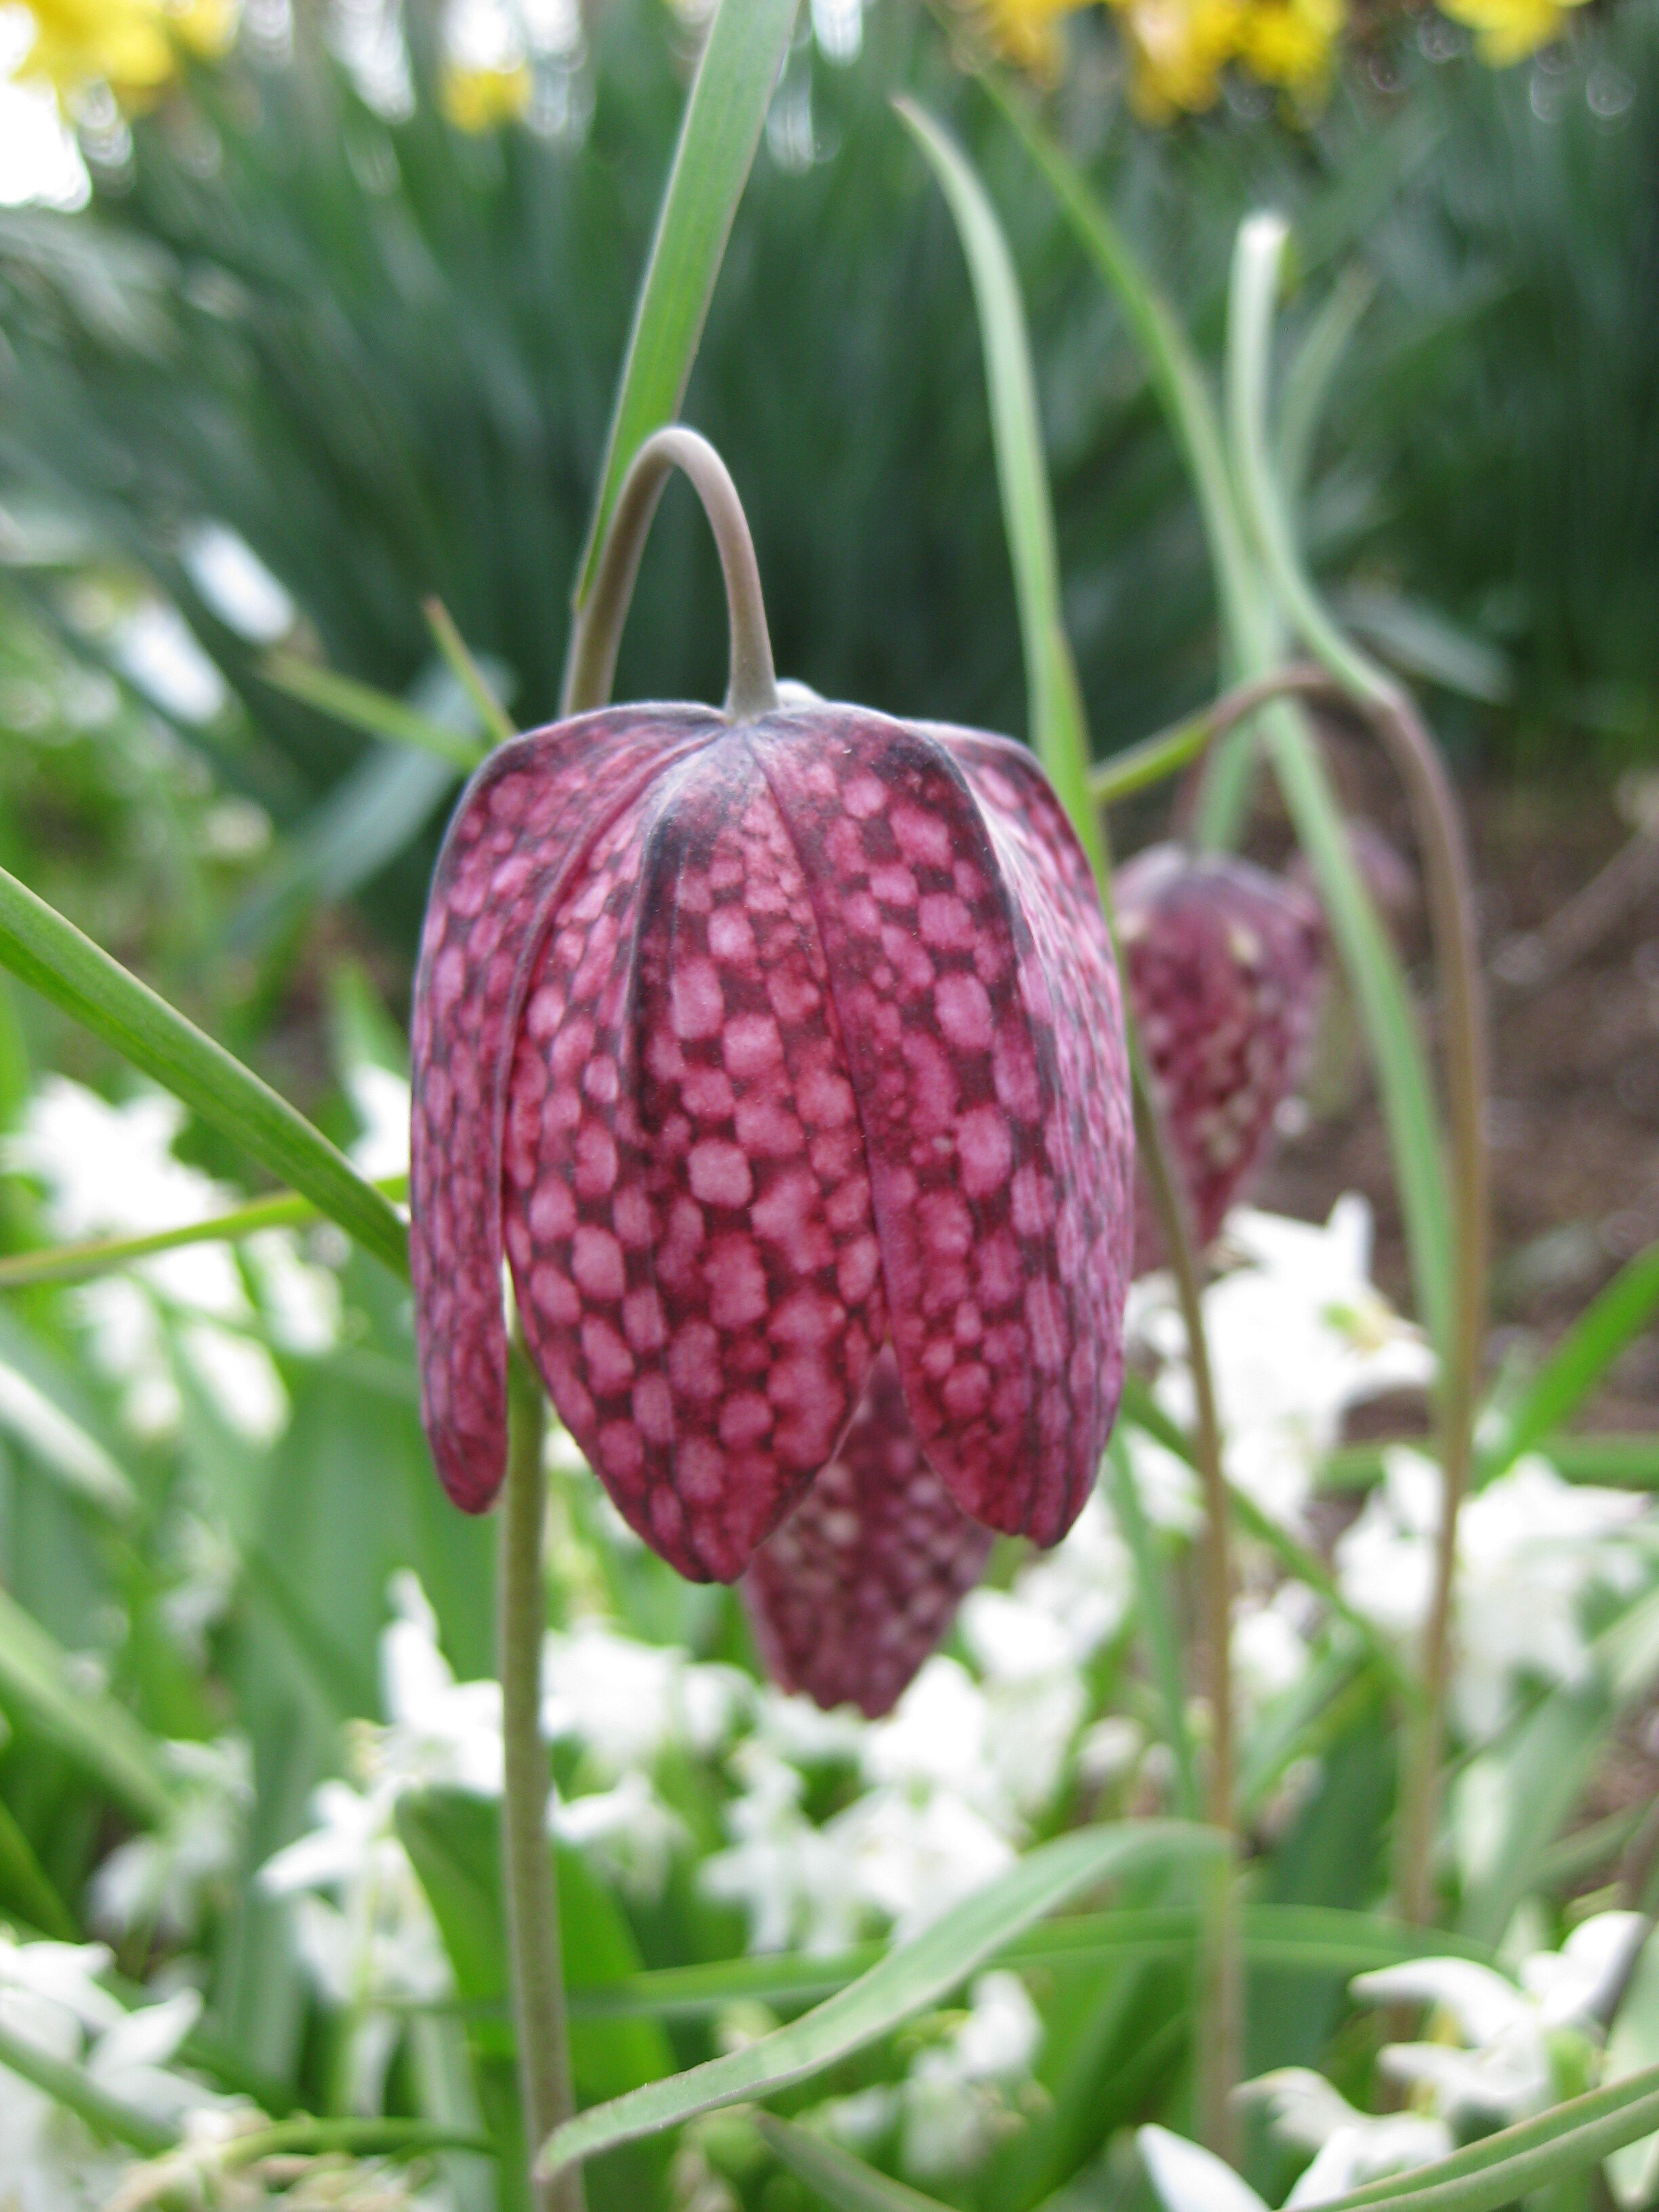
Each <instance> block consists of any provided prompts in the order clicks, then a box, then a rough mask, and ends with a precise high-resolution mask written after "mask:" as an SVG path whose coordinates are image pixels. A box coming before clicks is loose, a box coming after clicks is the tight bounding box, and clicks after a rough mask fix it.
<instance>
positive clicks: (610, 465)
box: [574, 0, 798, 607]
mask: <svg viewBox="0 0 1659 2212" xmlns="http://www.w3.org/2000/svg"><path fill="white" fill-rule="evenodd" d="M797 8H798V0H720V4H719V6H718V7H717V8H716V9H715V11H714V21H713V22H712V23H711V24H710V26H709V28H708V42H707V44H706V45H705V46H704V47H703V50H702V60H701V61H700V62H699V63H698V64H697V74H696V81H695V82H694V83H693V84H692V87H691V95H690V99H689V100H687V102H686V106H685V120H684V124H683V125H681V128H680V138H679V144H678V146H677V147H676V149H675V150H674V162H673V167H671V170H670V171H669V174H668V185H667V189H666V190H665V192H664V194H663V202H662V209H661V211H660V213H659V216H658V217H657V234H656V236H655V238H654V239H653V240H652V243H651V255H650V258H649V260H648V261H647V264H646V270H645V279H644V282H643V283H642V284H641V287H640V296H639V304H638V306H637V307H635V312H634V327H633V330H632V331H631V332H630V333H629V340H628V353H627V357H626V359H625V361H624V362H623V373H622V378H621V380H620V382H619V384H618V386H617V409H616V413H615V414H614V416H612V417H611V436H610V440H609V441H608V443H607V446H606V448H605V466H604V468H603V470H602V471H600V476H599V497H598V499H597V500H596V501H595V502H594V507H593V520H592V526H590V528H589V531H588V536H587V544H586V549H585V550H584V552H583V554H582V557H581V562H580V568H578V570H577V578H576V589H575V595H574V597H575V604H576V605H577V606H578V607H580V606H581V605H583V604H584V603H585V601H586V598H587V594H588V592H589V591H590V589H591V588H592V582H593V575H594V571H595V569H596V568H597V567H598V564H599V549H600V547H601V546H602V545H603V544H604V543H605V531H606V529H607V528H608V527H609V525H610V521H611V509H612V507H615V505H616V503H617V493H618V492H619V491H620V490H621V489H622V481H623V477H625V476H626V475H627V473H628V468H629V462H631V461H632V459H633V458H634V456H635V453H638V451H639V449H640V447H641V446H642V445H643V444H644V443H645V441H646V440H647V438H648V437H649V436H650V435H651V433H652V432H653V430H659V429H660V428H662V426H663V425H664V423H665V422H672V421H673V419H674V417H675V416H676V415H677V414H678V412H679V404H680V401H681V399H682V398H684V393H685V386H686V380H687V378H688V377H689V376H690V374H691V364H692V362H694V361H695V360H696V356H697V348H698V346H699V345H700V344H701V343H702V330H703V325H704V323H705V322H706V321H707V320H708V303H709V301H711V300H712V299H713V298H714V282H715V279H716V278H717V277H718V276H719V275H720V263H721V262H722V260H723V259H724V258H725V257H726V240H727V239H728V238H729V237H730V236H731V234H732V220H733V218H734V217H735V216H736V214H737V211H738V201H739V200H740V199H741V198H742V197H743V191H744V185H746V184H747V183H748V181H749V172H750V167H751V166H752V165H753V162H754V159H755V149H756V147H757V145H758V144H759V143H760V134H761V129H762V126H763V124H764V123H765V121H766V111H767V108H768V107H769V106H770V104H771V100H772V93H773V88H774V87H775V85H776V83H777V81H778V72H779V70H781V68H782V66H783V58H784V55H785V53H786V52H787V50H788V46H789V35H790V33H791V32H792V30H793V28H794V22H795V15H796V12H797Z"/></svg>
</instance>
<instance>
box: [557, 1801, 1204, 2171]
mask: <svg viewBox="0 0 1659 2212" xmlns="http://www.w3.org/2000/svg"><path fill="white" fill-rule="evenodd" d="M1220 1848H1221V1844H1220V1839H1219V1838H1217V1837H1215V1836H1213V1835H1212V1834H1211V1832H1209V1831H1208V1830H1207V1829H1204V1828H1194V1827H1188V1826H1184V1825H1182V1823H1180V1822H1177V1821H1173V1820H1169V1821H1146V1822H1136V1821H1121V1822H1118V1823H1116V1824H1115V1825H1114V1826H1109V1827H1097V1828H1081V1829H1079V1830H1077V1831H1075V1832H1073V1833H1072V1834H1070V1835H1066V1836H1060V1837H1058V1838H1055V1840H1054V1842H1052V1843H1048V1844H1040V1845H1039V1846H1038V1848H1037V1849H1036V1850H1034V1851H1030V1852H1029V1853H1028V1854H1027V1855H1026V1857H1024V1859H1022V1860H1021V1861H1020V1863H1019V1864H1018V1866H1015V1867H1012V1868H1010V1869H1009V1870H1008V1872H1007V1873H1006V1874H1005V1875H1001V1876H1000V1878H999V1879H998V1880H997V1881H994V1882H991V1883H989V1884H988V1885H987V1887H985V1888H984V1889H982V1890H981V1891H979V1892H978V1893H977V1894H976V1895H975V1896H973V1897H969V1898H967V1899H964V1900H963V1903H962V1904H960V1905H955V1906H953V1907H952V1908H951V1911H949V1912H947V1913H945V1914H944V1915H943V1916H942V1917H940V1918H939V1919H938V1920H936V1921H935V1922H934V1923H933V1926H932V1927H931V1928H928V1929H925V1930H924V1932H923V1933H922V1934H921V1935H920V1936H916V1937H915V1938H914V1940H913V1941H912V1942H908V1943H903V1944H901V1945H900V1946H899V1948H897V1949H896V1950H895V1951H891V1952H890V1953H889V1954H887V1956H886V1957H885V1958H884V1959H883V1960H881V1962H880V1963H879V1964H878V1966H872V1967H871V1969H870V1970H869V1972H867V1973H865V1974H861V1975H860V1977H859V1978H858V1980H857V1981H855V1982H853V1983H851V1984H849V1985H848V1987H847V1988H846V1989H843V1990H838V1991H837V1992H836V1995H835V1996H832V1997H829V1998H828V1999H827V2000H826V2001H825V2002H823V2004H821V2005H818V2006H817V2007H816V2008H815V2009H814V2010H812V2011H811V2012H809V2013H807V2014H805V2015H804V2017H803V2018H801V2019H799V2020H798V2021H792V2022H791V2023H790V2025H789V2026H788V2027H781V2028H778V2029H776V2030H775V2032H774V2033H772V2034H770V2035H765V2036H762V2037H761V2038H760V2039H758V2040H757V2042H754V2043H751V2044H750V2045H747V2046H746V2047H745V2048H744V2049H743V2050H741V2051H729V2052H727V2053H726V2056H724V2057H720V2058H714V2059H710V2060H709V2061H708V2063H706V2064H705V2065H702V2066H694V2067H692V2068H691V2069H690V2072H688V2073H684V2074H676V2075H673V2076H671V2079H669V2080H668V2081H653V2082H651V2083H650V2084H649V2085H648V2086H647V2087H644V2088H642V2089H635V2090H632V2091H630V2092H629V2094H628V2095H627V2096H625V2097H617V2098H616V2099H614V2100H612V2101H611V2103H609V2104H606V2105H599V2106H595V2107H594V2108H593V2109H592V2111H591V2112H583V2113H581V2114H580V2115H579V2117H578V2118H575V2119H574V2120H568V2121H567V2122H566V2123H565V2124H564V2126H563V2127H562V2128H560V2129H558V2130H556V2133H555V2134H554V2135H553V2136H551V2137H550V2140H549V2142H547V2143H546V2144H545V2145H544V2148H543V2151H542V2155H541V2159H540V2160H539V2162H538V2163H539V2170H540V2171H541V2172H543V2173H544V2174H552V2173H555V2172H559V2171H560V2170H561V2169H562V2168H563V2167H565V2166H572V2165H574V2164H575V2163H576V2162H577V2160H580V2159H586V2158H592V2156H594V2154H596V2153H598V2152H599V2151H604V2150H609V2149H611V2148H614V2147H615V2146H616V2145H617V2144H618V2143H624V2142H634V2141H635V2140H636V2139H637V2138H638V2137H639V2136H647V2135H654V2134H656V2133H657V2132H658V2131H659V2130H661V2129H663V2128H671V2127H675V2126H678V2124H679V2123H680V2122H681V2121H682V2120H689V2119H692V2118H695V2117H696V2115H697V2114H698V2113H700V2112H714V2110H716V2109H717V2108H718V2107H719V2106H722V2105H733V2104H738V2103H740V2102H743V2101H744V2100H749V2099H752V2098H757V2097H767V2096H770V2095H771V2094H772V2093H774V2092H775V2090H778V2089H782V2088H786V2087H788V2085H789V2084H790V2083H791V2082H793V2081H805V2080H806V2079H807V2078H808V2077H809V2076H810V2075H814V2074H818V2073H821V2072H822V2071H823V2069H824V2068H825V2067H828V2066H832V2065H834V2064H835V2063H836V2061H837V2060H838V2059H841V2058H844V2057H847V2056H848V2054H849V2053H850V2052H852V2051H859V2050H862V2049H863V2047H864V2046H865V2045H866V2044H869V2043H873V2042H875V2041H876V2040H877V2039H878V2038H879V2037H881V2036H883V2035H885V2034H886V2033H888V2032H889V2030H890V2029H891V2028H894V2027H897V2026H898V2025H899V2024H900V2023H901V2022H902V2021H906V2020H908V2019H909V2018H910V2017H911V2016H912V2015H914V2014H915V2013H918V2012H922V2011H925V2010H926V2009H927V2007H928V2006H929V2005H932V2004H934V2003H937V2002H938V2001H939V1998H941V1997H943V1996H945V1995H947V1994H948V1993H949V1991H951V1990H953V1989H955V1988H956V1987H957V1984H959V1983H961V1982H962V1981H963V1980H965V1979H966V1978H967V1977H968V1976H969V1974H971V1973H972V1972H974V1970H975V1968H976V1967H977V1966H981V1965H982V1964H983V1963H984V1962H985V1960H987V1959H991V1958H994V1957H995V1956H996V1955H997V1954H998V1953H999V1952H1000V1951H1001V1950H1003V1949H1004V1948H1006V1945H1008V1944H1009V1943H1010V1942H1012V1940H1013V1939H1014V1937H1015V1936H1018V1935H1019V1934H1021V1933H1022V1932H1023V1930H1024V1929H1026V1928H1028V1927H1029V1926H1030V1923H1032V1922H1033V1921H1035V1920H1038V1919H1041V1918H1042V1916H1043V1915H1044V1914H1045V1913H1048V1912H1052V1911H1054V1910H1055V1908H1056V1907H1057V1906H1059V1905H1063V1904H1064V1903H1065V1902H1066V1899H1067V1898H1069V1897H1073V1896H1075V1895H1076V1894H1077V1893H1078V1892H1079V1890H1083V1889H1088V1888H1092V1887H1094V1886H1095V1885H1096V1884H1097V1883H1098V1882H1103V1881H1111V1880H1113V1879H1115V1877H1118V1876H1120V1875H1124V1874H1127V1873H1129V1872H1132V1871H1135V1872H1139V1871H1143V1870H1145V1869H1146V1868H1148V1867H1153V1866H1156V1867H1164V1866H1168V1865H1169V1864H1170V1863H1171V1861H1172V1860H1174V1859H1175V1858H1176V1857H1177V1856H1179V1855H1183V1854H1186V1855H1191V1856H1193V1857H1198V1856H1200V1855H1203V1856H1206V1857H1208V1856H1211V1855H1212V1854H1214V1853H1215V1852H1217V1851H1218V1850H1219V1849H1220Z"/></svg>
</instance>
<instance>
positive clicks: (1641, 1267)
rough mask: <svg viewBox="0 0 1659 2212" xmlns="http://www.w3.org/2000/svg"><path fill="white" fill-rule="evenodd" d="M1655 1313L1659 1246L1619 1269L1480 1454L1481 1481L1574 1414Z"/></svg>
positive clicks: (1657, 1451) (1658, 1451)
mask: <svg viewBox="0 0 1659 2212" xmlns="http://www.w3.org/2000/svg"><path fill="white" fill-rule="evenodd" d="M1656 1310H1659V1244H1650V1245H1649V1247H1648V1249H1647V1250H1646V1251H1645V1252H1638V1254H1637V1255H1636V1257H1635V1258H1634V1259H1633V1260H1632V1261H1630V1262H1629V1263H1628V1264H1627V1265H1626V1267H1621V1268H1620V1271H1619V1273H1617V1274H1616V1275H1615V1276H1614V1277H1613V1280H1612V1281H1611V1282H1610V1283H1609V1284H1608V1285H1607V1288H1606V1290H1604V1291H1602V1292H1601V1296H1600V1297H1597V1298H1596V1299H1595V1301H1594V1303H1593V1304H1590V1305H1589V1307H1587V1308H1586V1309H1585V1310H1584V1311H1583V1313H1582V1314H1581V1315H1580V1316H1578V1319H1577V1321H1576V1322H1574V1323H1573V1325H1572V1327H1571V1328H1570V1329H1569V1330H1568V1331H1567V1333H1566V1334H1565V1336H1564V1337H1563V1338H1562V1340H1561V1341H1560V1343H1559V1344H1558V1345H1557V1346H1556V1347H1555V1349H1554V1351H1553V1352H1551V1354H1550V1356H1549V1358H1547V1360H1546V1361H1545V1363H1544V1364H1543V1365H1542V1366H1541V1368H1540V1369H1539V1370H1538V1372H1537V1374H1536V1375H1534V1377H1533V1379H1532V1381H1531V1383H1529V1384H1528V1388H1527V1389H1526V1391H1525V1392H1524V1393H1523V1395H1522V1399H1521V1402H1520V1404H1519V1405H1518V1406H1516V1408H1515V1410H1514V1412H1513V1413H1511V1414H1510V1417H1509V1419H1508V1420H1507V1421H1506V1422H1505V1423H1504V1428H1503V1431H1502V1434H1501V1437H1500V1438H1499V1440H1498V1443H1497V1444H1496V1445H1495V1446H1494V1447H1493V1449H1492V1450H1491V1451H1490V1452H1487V1453H1485V1454H1483V1455H1482V1457H1481V1462H1480V1473H1479V1480H1480V1481H1482V1482H1490V1481H1491V1480H1492V1477H1493V1475H1495V1474H1502V1473H1503V1472H1504V1468H1506V1467H1510V1466H1512V1465H1513V1464H1514V1462H1516V1460H1517V1459H1519V1458H1520V1456H1521V1455H1522V1452H1524V1451H1530V1450H1531V1449H1533V1447H1534V1445H1535V1444H1537V1443H1539V1442H1540V1440H1541V1438H1543V1437H1546V1436H1547V1434H1548V1433H1549V1431H1550V1430H1552V1429H1553V1428H1555V1427H1557V1426H1559V1424H1560V1423H1561V1422H1563V1421H1565V1420H1567V1419H1570V1418H1571V1415H1572V1414H1574V1413H1577V1410H1578V1408H1579V1407H1580V1406H1581V1405H1582V1404H1583V1401H1584V1400H1585V1398H1586V1397H1587V1396H1588V1395H1589V1393H1590V1391H1591V1390H1592V1389H1595V1385H1596V1383H1599V1382H1600V1381H1601V1377H1602V1376H1603V1375H1605V1374H1606V1373H1607V1369H1608V1368H1609V1367H1610V1366H1611V1365H1612V1364H1613V1361H1614V1360H1615V1359H1616V1358H1618V1357H1619V1354H1620V1352H1622V1351H1623V1350H1624V1348H1625V1346H1626V1345H1627V1344H1628V1343H1629V1342H1630V1341H1631V1340H1632V1338H1633V1337H1635V1336H1637V1335H1638V1334H1640V1333H1641V1331H1642V1330H1643V1329H1644V1328H1646V1327H1647V1325H1648V1323H1649V1322H1650V1320H1651V1319H1652V1317H1653V1315H1654V1313H1655V1311H1656ZM1654 1461H1655V1463H1656V1465H1659V1448H1656V1449H1655V1453H1654Z"/></svg>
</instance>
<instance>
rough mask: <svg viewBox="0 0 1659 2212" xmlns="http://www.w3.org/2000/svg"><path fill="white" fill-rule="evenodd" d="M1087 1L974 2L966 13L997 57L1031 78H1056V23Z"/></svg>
mask: <svg viewBox="0 0 1659 2212" xmlns="http://www.w3.org/2000/svg"><path fill="white" fill-rule="evenodd" d="M1086 4H1087V0H974V4H972V6H971V9H970V12H971V13H972V15H973V16H974V18H975V21H977V23H978V25H979V27H980V28H981V31H982V32H983V33H984V34H985V36H986V38H987V40H989V41H990V43H991V45H992V46H994V47H995V49H996V51H997V52H998V53H1000V54H1001V55H1003V56H1004V57H1005V58H1006V59H1007V60H1009V61H1011V62H1013V63H1015V64H1018V67H1019V68H1021V69H1023V70H1026V71H1028V72H1029V73H1030V75H1031V76H1036V77H1042V78H1044V79H1048V80H1052V79H1053V78H1054V77H1056V76H1059V74H1060V60H1061V49H1060V33H1059V28H1058V26H1059V22H1060V17H1061V16H1062V15H1071V14H1072V13H1073V11H1074V10H1075V9H1078V8H1081V7H1084V6H1085V5H1086Z"/></svg>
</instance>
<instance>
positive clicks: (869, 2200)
mask: <svg viewBox="0 0 1659 2212" xmlns="http://www.w3.org/2000/svg"><path fill="white" fill-rule="evenodd" d="M755 2125H756V2127H757V2128H758V2129H759V2130H760V2134H761V2139H762V2141H763V2142H764V2143H765V2145H766V2147H767V2148H768V2149H769V2151H770V2152H771V2153H772V2154H773V2156H774V2157H775V2158H776V2159H777V2160H779V2162H780V2164H781V2165H784V2166H787V2167H788V2169H789V2171H790V2172H791V2173H793V2175H794V2177H795V2179H796V2180H797V2181H804V2182H805V2184H806V2186H807V2187H808V2188H809V2189H810V2190H811V2191H813V2193H814V2194H815V2195H816V2196H818V2197H822V2198H823V2202H824V2203H826V2204H829V2205H832V2206H834V2208H835V2212H945V2207H944V2206H943V2205H941V2204H940V2203H939V2199H938V2197H924V2196H923V2195H922V2194H921V2191H920V2190H919V2189H909V2188H907V2187H906V2185H904V2183H903V2182H902V2181H892V2180H890V2179H889V2178H888V2177H887V2175H886V2174H884V2173H878V2172H876V2171H875V2170H874V2168H873V2167H872V2166H866V2165H865V2164H864V2163H863V2162H862V2160H859V2159H856V2158H854V2156H853V2155H852V2154H851V2153H850V2152H848V2151H844V2150H842V2148H841V2147H840V2145H839V2144H838V2143H832V2142H825V2141H824V2139H823V2136H814V2135H809V2134H808V2133H807V2131H806V2130H805V2128H797V2127H793V2126H792V2125H791V2124H790V2123H789V2122H788V2121H787V2120H780V2119H777V2118H774V2116H773V2115H772V2114H771V2113H770V2112H757V2113H756V2114H755Z"/></svg>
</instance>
